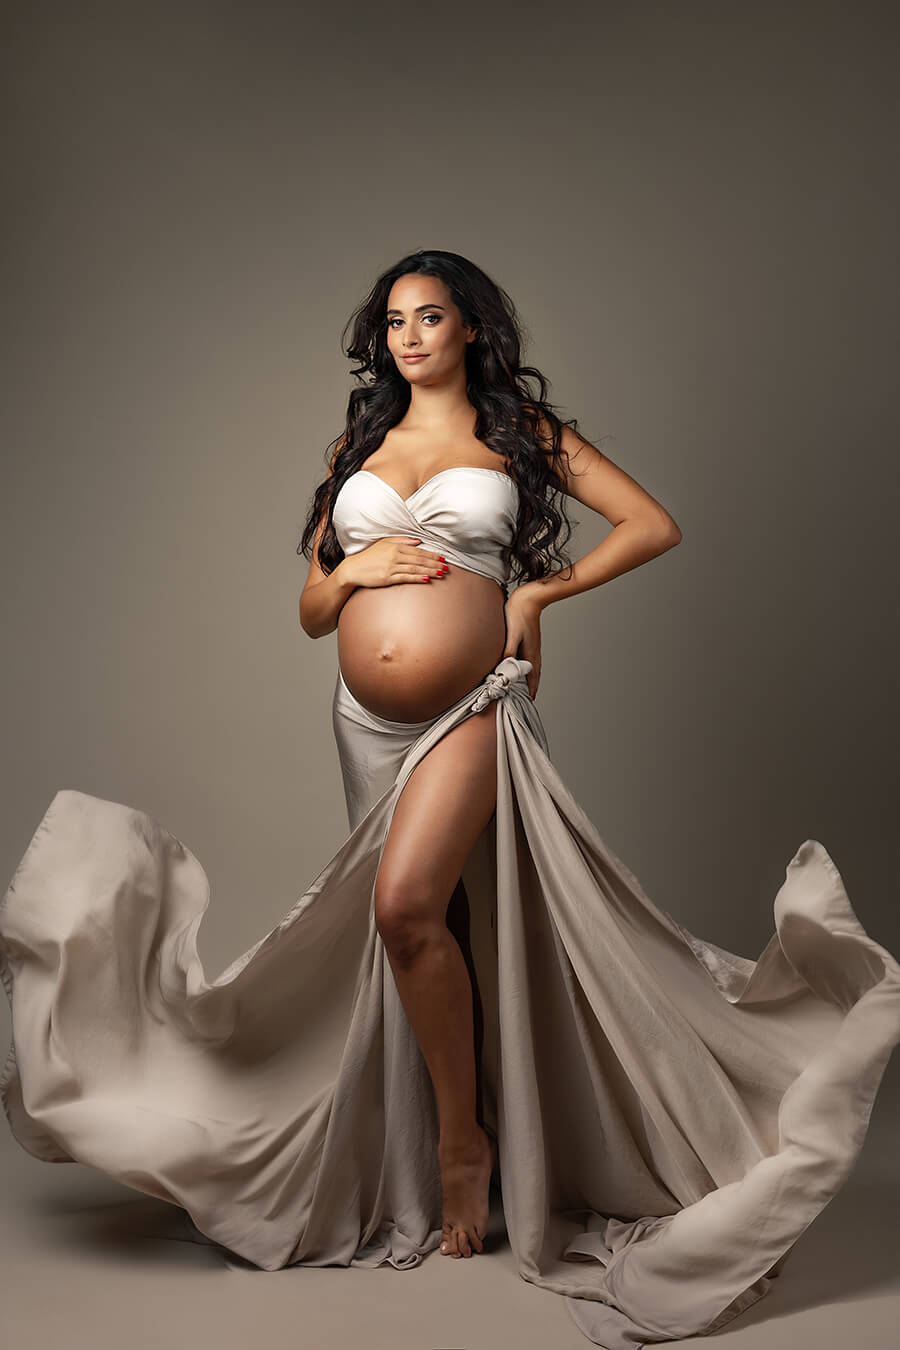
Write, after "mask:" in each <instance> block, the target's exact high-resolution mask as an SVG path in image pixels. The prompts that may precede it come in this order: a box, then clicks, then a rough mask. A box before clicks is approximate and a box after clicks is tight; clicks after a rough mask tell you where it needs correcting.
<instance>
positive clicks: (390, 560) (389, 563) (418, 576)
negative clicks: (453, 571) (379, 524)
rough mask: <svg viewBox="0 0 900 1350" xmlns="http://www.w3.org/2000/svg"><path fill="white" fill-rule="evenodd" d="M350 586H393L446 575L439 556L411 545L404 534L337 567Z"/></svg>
mask: <svg viewBox="0 0 900 1350" xmlns="http://www.w3.org/2000/svg"><path fill="white" fill-rule="evenodd" d="M340 568H341V571H342V572H343V574H344V576H345V577H346V579H347V580H348V581H349V582H350V583H351V585H353V586H396V585H397V583H398V582H400V581H417V582H423V581H427V580H428V578H429V577H430V576H443V574H444V572H447V571H449V570H450V569H449V567H448V566H447V563H446V562H444V560H443V558H442V556H441V554H440V553H435V552H433V551H432V550H431V549H428V548H424V547H423V546H422V545H421V544H414V543H413V541H412V538H411V537H410V536H409V535H405V534H389V535H385V537H384V538H383V539H376V540H375V541H374V543H372V544H369V545H367V547H366V548H363V549H360V550H359V552H358V553H351V554H349V555H348V556H347V557H346V558H344V559H343V561H342V562H341V564H340Z"/></svg>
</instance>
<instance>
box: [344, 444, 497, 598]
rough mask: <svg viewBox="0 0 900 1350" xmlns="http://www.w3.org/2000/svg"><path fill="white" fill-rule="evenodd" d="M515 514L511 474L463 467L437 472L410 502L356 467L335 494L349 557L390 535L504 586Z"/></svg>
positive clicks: (381, 479)
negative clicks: (405, 538) (407, 537)
mask: <svg viewBox="0 0 900 1350" xmlns="http://www.w3.org/2000/svg"><path fill="white" fill-rule="evenodd" d="M517 512H518V488H517V487H516V484H515V483H514V482H513V480H512V478H510V476H509V474H506V473H502V472H501V471H500V470H499V469H485V468H481V467H479V466H476V465H466V464H458V465H455V466H453V467H451V468H449V469H441V470H440V471H439V472H438V473H435V474H432V476H431V477H430V478H428V479H426V481H425V482H424V483H422V484H421V486H420V487H418V488H417V489H416V491H415V492H413V493H411V494H410V496H409V497H406V498H403V497H401V496H400V494H399V492H398V491H397V490H396V488H393V487H391V485H390V484H389V483H386V482H385V481H384V479H383V478H380V477H379V476H378V475H377V474H374V473H370V472H369V470H368V469H358V470H357V472H356V473H352V474H351V475H350V477H349V478H347V479H346V480H345V481H344V483H342V485H341V487H340V488H339V489H338V493H337V496H336V497H335V501H334V512H333V517H332V518H333V523H334V529H335V533H336V535H337V537H338V543H339V544H340V546H341V548H342V549H343V551H344V553H345V554H346V555H347V556H349V555H350V554H353V553H357V552H359V550H360V549H362V548H366V547H367V546H368V545H369V544H371V543H373V542H374V541H375V540H376V539H381V538H382V537H383V536H384V535H386V534H407V535H409V534H412V535H415V536H416V537H417V538H420V539H421V540H422V543H423V544H425V545H426V546H428V547H429V548H432V547H433V548H436V549H439V550H440V551H441V553H443V555H444V557H445V558H446V560H447V562H449V563H455V564H456V565H457V566H458V567H464V568H466V569H467V570H468V571H470V572H478V573H479V574H480V575H481V576H483V577H490V578H491V580H492V581H496V582H499V584H500V585H501V586H504V587H505V585H506V582H507V580H508V577H509V542H510V538H511V534H512V530H513V527H514V526H515V523H516V516H517Z"/></svg>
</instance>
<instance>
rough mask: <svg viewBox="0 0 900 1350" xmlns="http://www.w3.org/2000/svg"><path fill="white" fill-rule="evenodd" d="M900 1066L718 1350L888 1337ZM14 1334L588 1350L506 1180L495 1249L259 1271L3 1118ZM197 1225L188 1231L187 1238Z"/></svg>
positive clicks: (160, 1205)
mask: <svg viewBox="0 0 900 1350" xmlns="http://www.w3.org/2000/svg"><path fill="white" fill-rule="evenodd" d="M898 1120H900V1063H898V1062H897V1056H896V1055H895V1056H894V1059H893V1060H892V1061H891V1063H890V1064H889V1065H888V1070H887V1073H886V1074H885V1078H884V1081H883V1084H882V1089H881V1092H880V1093H879V1096H878V1099H877V1101H876V1103H875V1109H874V1111H873V1114H872V1120H871V1124H870V1127H869V1132H868V1135H867V1137H866V1142H865V1145H864V1148H863V1151H862V1154H861V1157H860V1160H859V1163H858V1165H857V1167H856V1169H855V1170H854V1172H853V1174H852V1175H851V1177H850V1179H849V1181H848V1182H847V1184H846V1185H845V1187H844V1189H843V1190H842V1191H841V1192H840V1194H839V1195H838V1196H837V1197H836V1198H835V1199H834V1200H833V1201H832V1202H831V1203H830V1204H829V1205H828V1206H826V1208H825V1209H824V1210H823V1211H822V1213H821V1214H820V1215H819V1217H818V1218H817V1219H816V1220H815V1222H814V1223H813V1224H811V1225H810V1227H809V1228H808V1229H807V1231H806V1232H805V1233H804V1234H803V1236H802V1237H801V1239H800V1241H799V1242H798V1243H797V1244H796V1246H795V1248H794V1250H793V1252H792V1254H791V1256H790V1258H789V1260H788V1262H787V1264H786V1266H785V1269H784V1272H783V1274H782V1277H781V1279H780V1280H779V1281H778V1282H777V1283H776V1285H775V1287H774V1288H773V1289H772V1291H771V1292H770V1293H769V1295H768V1296H767V1297H766V1298H764V1299H762V1300H761V1301H760V1302H759V1303H757V1304H756V1305H755V1306H754V1307H753V1308H751V1309H750V1310H749V1311H748V1312H747V1313H745V1314H743V1315H742V1316H741V1317H740V1318H738V1319H736V1321H735V1322H734V1324H733V1325H732V1326H731V1327H730V1328H728V1329H726V1330H724V1331H722V1332H720V1333H719V1334H718V1335H717V1336H715V1337H708V1338H694V1339H692V1340H690V1341H681V1342H678V1344H681V1345H697V1346H700V1345H703V1344H707V1345H710V1346H711V1345H712V1344H713V1343H714V1344H715V1345H716V1347H717V1350H731V1347H740V1350H763V1347H764V1348H765V1350H788V1347H790V1350H798V1347H802V1348H804V1350H805V1347H815V1350H848V1347H852V1350H890V1347H892V1346H894V1345H896V1333H897V1327H898V1325H900V1217H898V1216H900V1150H898V1148H897V1125H898ZM0 1168H2V1172H0V1185H2V1195H3V1206H2V1210H0V1260H2V1270H3V1278H2V1300H0V1343H2V1344H3V1345H6V1346H10V1347H13V1346H14V1347H15V1350H46V1347H47V1346H48V1345H58V1344H64V1345H65V1346H66V1347H67V1350H122V1347H124V1346H127V1347H128V1350H157V1347H162V1346H165V1347H167V1350H180V1347H182V1346H194V1345H197V1344H200V1343H202V1344H204V1345H208V1346H214V1347H216V1350H232V1348H233V1350H246V1347H248V1346H251V1347H253V1350H256V1348H257V1347H259V1350H262V1347H264V1346H265V1347H269V1346H282V1345H290V1346H291V1347H292V1350H307V1347H308V1348H309V1350H357V1347H359V1348H360V1350H361V1348H362V1347H365V1350H497V1347H499V1346H500V1345H514V1346H515V1347H516V1348H517V1350H549V1347H553V1350H585V1347H588V1346H590V1344H591V1342H589V1341H588V1340H586V1339H585V1337H584V1336H583V1335H582V1334H581V1332H580V1331H579V1330H578V1328H577V1327H576V1326H575V1324H574V1323H573V1322H572V1320H571V1318H570V1316H569V1313H568V1310H567V1307H566V1304H565V1301H564V1299H563V1298H561V1297H560V1296H558V1295H556V1294H553V1293H550V1292H548V1291H545V1290H542V1289H539V1288H537V1287H535V1286H534V1285H531V1284H529V1283H527V1281H525V1280H523V1279H521V1278H520V1277H519V1275H518V1274H517V1272H516V1267H515V1262H514V1260H513V1255H512V1252H511V1250H510V1248H509V1244H508V1242H507V1240H506V1233H505V1227H504V1223H503V1213H502V1204H501V1201H500V1198H499V1196H498V1195H497V1194H496V1192H495V1193H493V1200H494V1204H493V1210H492V1216H491V1230H490V1234H489V1242H490V1244H491V1248H492V1250H491V1251H490V1253H488V1252H487V1251H485V1253H482V1254H480V1255H475V1256H473V1257H472V1258H471V1259H470V1260H452V1259H450V1258H447V1257H442V1256H440V1254H439V1253H437V1252H435V1253H432V1254H431V1255H430V1256H429V1257H428V1258H427V1259H426V1260H425V1261H424V1262H423V1263H422V1264H421V1265H420V1266H418V1267H416V1268H414V1269H413V1270H407V1271H398V1270H395V1269H394V1268H393V1267H390V1266H383V1267H379V1268H377V1269H374V1270H368V1269H356V1268H352V1269H341V1268H334V1267H330V1268H324V1269H317V1268H301V1267H295V1268H293V1269H286V1270H281V1271H274V1272H271V1271H260V1270H256V1269H254V1268H253V1267H250V1266H247V1265H246V1264H244V1263H242V1262H241V1261H240V1260H239V1259H234V1260H232V1259H230V1258H229V1259H227V1260H226V1259H225V1258H224V1256H223V1253H222V1252H221V1250H220V1249H219V1248H217V1247H214V1246H210V1245H206V1244H204V1243H203V1242H196V1241H189V1240H187V1239H188V1236H189V1235H188V1229H187V1225H186V1224H185V1223H184V1222H183V1211H181V1210H176V1209H175V1208H174V1207H173V1206H171V1205H167V1204H165V1203H164V1202H162V1201H159V1200H156V1199H153V1198H152V1197H149V1196H144V1195H142V1194H139V1193H138V1192H136V1191H132V1190H129V1189H128V1188H126V1187H124V1186H121V1185H119V1184H118V1183H116V1182H113V1181H110V1180H109V1179H108V1178H107V1177H105V1176H103V1175H101V1174H100V1173H98V1172H96V1171H94V1170H93V1169H92V1168H89V1167H85V1166H82V1165H80V1164H49V1163H44V1162H40V1161H38V1160H37V1159H35V1158H32V1157H31V1156H30V1155H29V1154H27V1153H25V1152H24V1151H23V1150H22V1149H21V1148H20V1147H19V1146H18V1145H17V1144H16V1142H15V1140H14V1139H13V1138H12V1136H11V1134H10V1133H9V1130H8V1128H6V1127H5V1123H4V1128H3V1129H2V1131H0ZM179 1239H183V1240H179Z"/></svg>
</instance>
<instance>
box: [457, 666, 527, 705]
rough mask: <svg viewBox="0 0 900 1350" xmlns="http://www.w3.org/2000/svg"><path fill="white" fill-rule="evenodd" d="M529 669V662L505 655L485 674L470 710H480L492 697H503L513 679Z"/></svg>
mask: <svg viewBox="0 0 900 1350" xmlns="http://www.w3.org/2000/svg"><path fill="white" fill-rule="evenodd" d="M529 670H531V662H530V661H525V660H520V659H519V658H518V657H516V656H505V657H504V658H503V660H502V661H501V662H500V664H499V665H498V666H496V667H495V669H494V670H492V671H491V673H490V674H489V675H487V676H485V680H484V684H483V685H482V687H481V689H480V690H479V691H478V697H477V698H476V699H475V702H474V703H473V704H472V705H471V708H470V711H471V712H481V710H482V709H483V708H486V707H487V705H488V704H489V703H490V702H491V701H492V700H494V699H499V698H503V697H504V696H505V695H506V693H507V691H508V689H509V686H510V684H511V683H512V681H513V680H519V679H521V678H522V677H523V676H524V675H527V673H528V671H529Z"/></svg>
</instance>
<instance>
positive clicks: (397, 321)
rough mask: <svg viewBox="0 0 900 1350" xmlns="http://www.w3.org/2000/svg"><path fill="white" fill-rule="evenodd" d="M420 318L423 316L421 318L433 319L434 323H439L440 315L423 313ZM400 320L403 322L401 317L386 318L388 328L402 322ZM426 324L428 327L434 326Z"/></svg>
mask: <svg viewBox="0 0 900 1350" xmlns="http://www.w3.org/2000/svg"><path fill="white" fill-rule="evenodd" d="M422 318H423V319H434V320H435V322H436V323H440V321H441V316H440V314H423V315H422ZM402 322H403V320H402V319H388V328H393V326H394V324H395V323H402ZM428 326H429V328H433V327H434V324H429V325H428Z"/></svg>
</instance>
